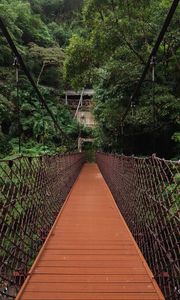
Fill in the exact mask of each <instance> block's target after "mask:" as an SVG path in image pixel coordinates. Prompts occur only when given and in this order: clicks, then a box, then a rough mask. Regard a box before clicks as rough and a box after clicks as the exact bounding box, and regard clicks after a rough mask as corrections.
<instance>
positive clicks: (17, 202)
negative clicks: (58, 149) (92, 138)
mask: <svg viewBox="0 0 180 300" xmlns="http://www.w3.org/2000/svg"><path fill="white" fill-rule="evenodd" d="M83 163H84V157H83V155H82V154H80V153H75V154H67V155H55V156H43V157H34V158H31V157H19V158H16V159H14V160H9V161H1V162H0V298H1V299H12V298H15V296H16V294H17V291H18V290H19V288H20V286H21V285H22V283H23V281H24V279H25V278H26V276H27V272H28V270H29V268H30V267H31V265H32V263H33V261H34V259H35V257H36V256H37V253H38V251H39V250H40V248H41V246H42V244H43V242H44V241H45V239H46V237H47V235H48V232H49V230H50V229H51V227H52V225H53V223H54V221H55V219H56V217H57V215H58V213H59V210H60V208H61V206H62V204H63V202H64V200H65V199H66V196H67V195H68V192H69V191H70V188H71V187H72V185H73V183H74V181H75V180H76V178H77V176H78V174H79V172H80V169H81V167H82V165H83Z"/></svg>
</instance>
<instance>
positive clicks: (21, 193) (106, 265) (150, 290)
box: [0, 0, 180, 300]
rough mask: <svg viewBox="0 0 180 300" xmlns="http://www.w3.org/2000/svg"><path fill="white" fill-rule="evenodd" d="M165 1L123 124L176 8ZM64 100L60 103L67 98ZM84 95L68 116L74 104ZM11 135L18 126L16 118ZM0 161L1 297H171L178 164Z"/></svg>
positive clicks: (179, 284)
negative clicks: (159, 25) (161, 21)
mask: <svg viewBox="0 0 180 300" xmlns="http://www.w3.org/2000/svg"><path fill="white" fill-rule="evenodd" d="M178 2H179V1H178V0H174V1H173V4H172V6H171V8H170V10H169V13H168V15H167V17H166V20H165V22H164V24H163V27H162V30H161V31H160V34H159V36H158V38H157V41H156V43H155V45H154V47H153V49H152V52H151V54H150V56H149V59H148V61H147V64H146V66H145V69H144V72H143V74H142V76H141V78H140V80H139V81H138V84H137V87H136V89H135V91H134V93H133V94H132V96H131V98H130V100H129V104H128V106H127V109H126V110H125V112H124V114H123V115H122V118H121V122H122V134H123V128H124V120H125V118H126V116H127V115H128V112H129V110H130V108H131V107H132V106H134V104H135V102H136V101H137V95H138V92H139V90H140V88H141V85H142V82H143V81H144V79H145V77H146V74H147V72H148V70H149V68H150V66H151V68H152V82H154V72H155V57H156V53H157V51H158V48H159V45H160V44H161V42H162V41H163V37H164V35H165V32H166V31H167V28H168V26H169V24H170V22H171V19H172V17H173V15H174V12H175V10H176V8H177V5H178ZM0 28H1V30H2V33H3V34H4V36H5V38H6V40H7V42H8V44H9V46H10V47H11V50H12V52H13V53H14V55H15V69H16V83H17V100H18V101H17V103H18V109H19V110H18V112H19V116H20V102H19V98H18V97H19V94H18V91H19V69H20V67H21V71H24V74H25V75H26V76H27V78H28V80H29V82H30V83H31V86H32V87H33V89H34V91H35V92H36V94H37V96H38V98H39V101H40V103H41V105H42V108H43V109H45V110H46V111H47V113H48V115H49V116H50V117H51V119H52V120H53V122H54V125H55V127H56V128H57V130H59V132H60V133H61V134H62V135H63V136H64V137H65V138H67V139H68V136H66V135H65V133H64V132H63V130H62V128H61V126H60V125H59V123H58V120H57V119H56V117H55V116H54V114H53V111H51V109H50V108H49V107H48V104H47V102H46V100H45V98H44V97H43V96H42V94H41V92H40V90H39V87H38V85H37V84H36V83H35V81H34V79H33V78H32V76H31V74H30V73H29V71H28V69H27V67H26V65H25V63H24V60H23V58H22V56H21V55H20V53H19V51H18V50H17V48H16V46H15V44H14V42H13V40H12V38H11V36H10V34H9V32H8V30H7V29H6V26H5V25H4V22H3V21H2V20H1V19H0ZM66 100H67V99H66ZM82 100H83V93H82V96H81V98H80V100H79V102H78V106H77V109H76V114H78V113H79V107H80V106H81V105H82V103H81V102H82ZM19 132H20V119H19ZM20 150H21V138H19V156H17V157H15V158H10V159H4V160H0V297H1V298H0V299H2V300H9V299H17V300H20V299H22V300H28V299H34V300H38V299H41V300H42V299H44V300H51V299H59V300H65V299H66V300H80V299H84V300H95V299H96V300H105V299H106V300H115V299H116V300H158V299H159V300H164V299H166V300H179V298H180V281H179V278H180V264H179V261H180V243H179V236H180V226H179V223H180V211H179V204H180V202H179V190H180V162H179V161H170V160H165V159H161V158H158V157H156V156H155V155H152V156H150V157H144V158H138V157H134V156H125V155H123V154H122V155H117V154H108V153H106V154H105V153H101V152H97V153H96V160H95V162H94V163H92V164H90V163H87V162H86V161H85V155H84V153H76V152H74V153H68V154H64V155H60V154H56V155H43V156H37V157H30V156H23V155H21V154H20V152H21V151H20Z"/></svg>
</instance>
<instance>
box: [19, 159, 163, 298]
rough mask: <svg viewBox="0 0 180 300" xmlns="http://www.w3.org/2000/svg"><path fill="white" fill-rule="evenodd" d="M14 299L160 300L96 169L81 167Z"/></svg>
mask: <svg viewBox="0 0 180 300" xmlns="http://www.w3.org/2000/svg"><path fill="white" fill-rule="evenodd" d="M16 299H21V300H28V299H29V300H32V299H34V300H39V299H41V300H50V299H52V300H56V299H59V300H80V299H84V300H158V299H161V300H163V299H164V297H163V295H162V293H161V292H160V290H159V288H158V286H157V284H156V282H155V281H154V279H153V276H152V274H151V271H150V270H149V268H148V266H147V264H146V262H145V260H144V258H143V256H142V254H141V253H140V251H139V249H138V247H137V245H136V243H135V241H134V239H133V237H132V235H131V233H130V232H129V230H128V228H127V226H126V224H125V222H124V220H123V218H122V216H121V214H120V213H119V211H118V209H117V206H116V204H115V202H114V199H113V197H112V195H111V193H110V191H109V189H108V187H107V185H106V183H105V181H104V179H103V177H102V175H101V173H100V171H99V169H98V167H97V165H96V164H86V165H85V166H84V167H83V169H82V171H81V174H80V176H79V178H78V180H77V181H76V183H75V185H74V186H73V188H72V190H71V193H70V195H69V197H68V199H67V201H66V203H65V205H64V207H63V209H62V210H61V212H60V214H59V216H58V218H57V220H56V222H55V225H54V226H53V229H52V230H51V232H50V234H49V236H48V239H47V240H46V242H45V244H44V246H43V248H42V250H41V252H40V254H39V255H38V258H37V259H36V261H35V263H34V265H33V267H32V268H31V270H30V272H29V276H28V278H27V280H26V282H25V283H24V285H23V287H22V289H21V291H20V292H19V294H18V296H17V298H16Z"/></svg>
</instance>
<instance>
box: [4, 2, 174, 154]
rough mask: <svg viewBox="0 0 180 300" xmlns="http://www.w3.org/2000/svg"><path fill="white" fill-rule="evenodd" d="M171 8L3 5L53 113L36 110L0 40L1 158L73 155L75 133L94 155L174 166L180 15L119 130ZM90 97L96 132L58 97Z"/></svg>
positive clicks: (145, 4) (100, 4)
mask: <svg viewBox="0 0 180 300" xmlns="http://www.w3.org/2000/svg"><path fill="white" fill-rule="evenodd" d="M171 4H172V1H171V0H148V1H147V0H139V1H134V0H131V1H129V0H84V1H82V0H29V1H28V0H0V17H1V18H2V20H3V21H4V23H5V25H6V26H7V28H8V30H9V32H10V34H11V37H12V38H13V40H14V42H15V44H16V46H17V48H18V50H19V52H20V53H21V55H22V57H23V59H24V61H25V62H26V65H27V67H28V69H29V70H30V71H31V74H32V75H33V77H34V79H35V81H36V82H37V85H38V87H39V89H40V91H41V93H42V95H43V96H44V98H45V99H46V102H47V104H48V106H49V107H50V109H51V111H52V112H53V114H54V116H55V118H56V120H57V122H58V124H59V126H60V127H61V128H62V132H58V130H57V129H56V127H55V126H54V124H53V121H52V119H51V118H50V116H49V115H48V114H47V112H46V110H45V108H44V107H43V106H42V105H41V103H40V102H39V100H38V97H37V95H36V93H35V92H34V90H33V89H32V87H31V85H30V83H29V81H28V79H27V78H26V76H25V75H24V73H23V71H22V70H21V68H19V84H18V88H17V86H16V71H15V67H14V56H13V54H12V51H11V49H10V47H9V45H8V44H7V41H6V39H5V38H4V36H3V34H2V33H0V158H3V157H6V156H11V155H15V154H17V153H18V151H19V136H21V149H20V150H21V152H22V153H24V154H28V155H34V154H35V155H37V154H42V153H56V152H65V151H71V150H74V149H75V148H77V139H78V136H79V133H80V132H81V135H82V136H83V137H86V136H90V137H93V138H94V144H93V147H94V148H98V149H102V150H104V151H110V152H118V153H121V152H124V153H126V154H135V155H150V154H152V153H153V152H155V153H157V155H159V156H161V157H167V158H175V159H178V158H180V157H179V153H180V119H179V116H180V31H179V28H180V7H178V9H177V10H176V13H175V15H174V17H173V20H172V22H171V24H170V27H169V28H168V31H167V32H166V35H165V38H164V40H163V42H162V43H161V45H160V48H159V51H158V55H157V57H156V60H155V82H154V83H153V82H152V75H151V73H152V72H151V69H150V70H149V73H148V76H147V77H146V80H145V81H144V83H143V85H142V87H141V90H140V93H139V95H138V99H137V100H136V103H134V104H133V105H132V107H131V110H130V112H129V114H128V116H127V118H126V119H125V122H124V124H123V130H122V122H121V118H122V114H123V112H124V110H125V109H126V107H127V104H128V101H129V99H130V96H131V95H132V93H133V90H134V89H135V87H136V85H137V82H138V80H139V78H140V76H141V74H142V72H143V69H144V66H145V64H146V61H147V59H148V57H149V54H150V52H151V49H152V47H153V45H154V43H155V40H156V39H157V36H158V33H159V31H160V29H161V27H162V24H163V22H164V19H165V16H166V15H167V13H168V10H169V8H170V5H171ZM83 87H91V88H93V89H94V90H95V96H94V99H93V107H92V109H93V113H94V116H95V118H96V122H97V125H96V128H94V129H93V130H89V129H87V128H85V127H83V126H81V125H79V124H78V123H77V121H76V120H74V119H73V118H72V115H71V112H70V110H69V109H68V107H67V106H65V105H64V99H63V97H64V90H65V89H66V88H72V89H74V90H80V89H82V88H83Z"/></svg>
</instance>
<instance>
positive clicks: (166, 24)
mask: <svg viewBox="0 0 180 300" xmlns="http://www.w3.org/2000/svg"><path fill="white" fill-rule="evenodd" d="M178 4H179V0H174V1H173V3H172V5H171V8H170V10H169V12H168V14H167V17H166V19H165V21H164V24H163V26H162V29H161V31H160V33H159V36H158V38H157V40H156V43H155V45H154V47H153V49H152V51H151V54H150V55H149V58H148V61H147V63H146V66H145V68H144V71H143V73H142V75H141V78H140V80H139V81H138V83H137V86H136V88H135V90H134V92H133V94H132V96H131V98H130V100H129V103H128V107H127V108H126V110H125V112H124V114H123V116H122V118H121V122H122V123H123V122H124V120H125V119H126V117H127V114H128V112H129V110H130V108H131V104H134V103H135V102H136V98H137V94H138V92H139V90H140V88H141V85H142V83H143V81H144V80H145V77H146V74H147V72H148V70H149V67H150V64H151V61H152V59H153V58H154V57H156V54H157V51H158V49H159V46H160V44H161V42H162V40H163V38H164V35H165V33H166V31H167V29H168V27H169V25H170V23H171V20H172V18H173V16H174V13H175V11H176V9H177V6H178Z"/></svg>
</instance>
